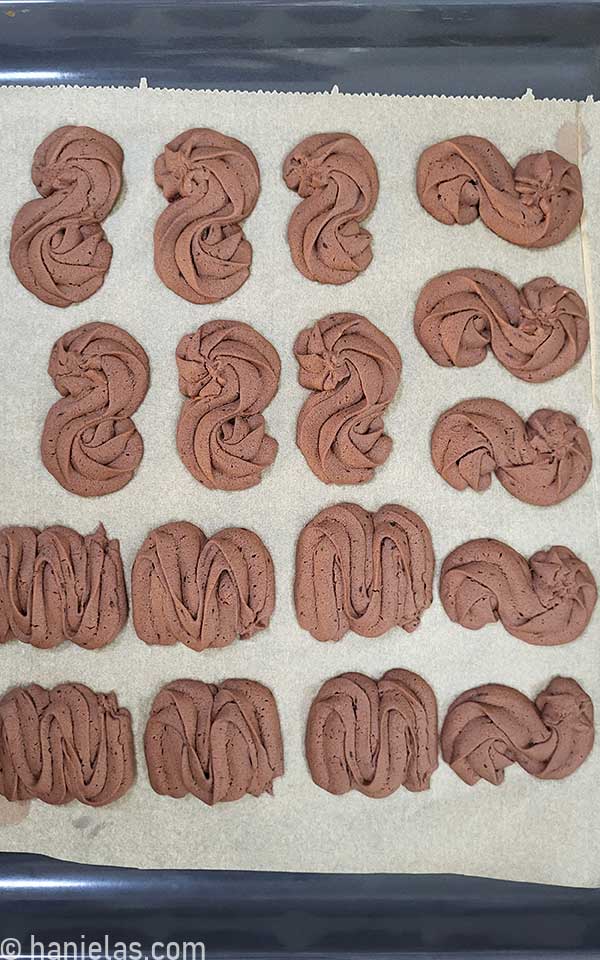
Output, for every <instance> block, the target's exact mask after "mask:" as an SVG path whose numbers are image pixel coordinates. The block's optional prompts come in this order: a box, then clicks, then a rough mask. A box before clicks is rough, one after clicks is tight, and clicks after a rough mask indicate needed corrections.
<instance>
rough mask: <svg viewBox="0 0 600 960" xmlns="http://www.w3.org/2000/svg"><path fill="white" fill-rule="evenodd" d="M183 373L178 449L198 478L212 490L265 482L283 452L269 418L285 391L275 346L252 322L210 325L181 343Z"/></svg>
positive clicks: (179, 355) (179, 363) (179, 353)
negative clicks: (271, 433)
mask: <svg viewBox="0 0 600 960" xmlns="http://www.w3.org/2000/svg"><path fill="white" fill-rule="evenodd" d="M177 369H178V371H179V389H180V391H181V393H182V394H183V396H184V397H186V400H185V401H184V403H183V406H182V408H181V413H180V414H179V422H178V424H177V449H178V451H179V456H180V457H181V459H182V460H183V462H184V464H185V466H186V467H187V468H188V470H189V471H190V473H191V474H192V476H194V477H195V478H196V480H199V481H200V483H202V484H204V486H205V487H209V488H210V489H211V490H245V489H246V488H247V487H253V486H255V485H256V484H257V483H260V481H261V479H262V472H263V470H265V468H266V467H269V466H270V465H271V464H272V463H273V461H274V459H275V456H276V454H277V441H276V440H274V439H273V437H269V436H268V435H267V433H266V429H265V418H264V417H263V415H262V411H263V410H264V409H265V407H267V406H268V405H269V404H270V402H271V400H272V399H273V397H274V396H275V394H276V393H277V388H278V386H279V374H280V370H281V364H280V361H279V355H278V353H277V351H276V350H275V348H274V347H273V346H272V345H271V344H270V343H269V341H268V340H266V339H265V338H264V337H263V336H261V334H260V333H258V332H257V331H256V330H254V329H253V327H250V326H249V325H248V324H247V323H240V322H239V321H237V320H210V321H209V322H208V323H204V324H202V326H201V327H198V329H197V330H196V332H195V333H189V334H187V335H186V336H185V337H182V338H181V340H180V341H179V346H178V347H177Z"/></svg>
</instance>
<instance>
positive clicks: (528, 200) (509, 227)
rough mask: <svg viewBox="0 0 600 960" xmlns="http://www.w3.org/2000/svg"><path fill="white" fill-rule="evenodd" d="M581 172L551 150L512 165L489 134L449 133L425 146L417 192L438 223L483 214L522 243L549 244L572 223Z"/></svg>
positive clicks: (488, 222)
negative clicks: (486, 137)
mask: <svg viewBox="0 0 600 960" xmlns="http://www.w3.org/2000/svg"><path fill="white" fill-rule="evenodd" d="M581 191H582V187H581V174H580V173H579V168H578V167H577V166H576V165H575V164H574V163H569V162H568V160H565V158H564V157H561V156H560V154H558V153H554V151H553V150H546V151H545V152H544V153H531V154H529V155H528V156H526V157H523V159H522V160H519V162H518V164H517V165H516V167H515V169H514V170H513V168H512V167H511V165H510V164H509V163H508V161H507V160H506V158H505V157H504V156H503V154H502V153H500V151H499V150H498V148H497V147H495V146H494V144H493V143H490V141H489V140H484V139H482V138H481V137H470V136H466V137H453V138H452V139H451V140H444V141H442V142H441V143H436V144H434V145H433V146H431V147H428V148H427V149H426V150H424V151H423V153H422V154H421V156H420V158H419V163H418V165H417V194H418V197H419V200H420V201H421V204H422V206H423V207H424V208H425V210H427V212H428V213H430V214H431V216H432V217H435V219H436V220H439V221H440V222H441V223H446V224H449V225H453V224H455V223H460V224H466V223H473V221H474V220H476V219H477V217H478V216H479V217H481V219H482V220H483V222H484V223H485V225H486V227H489V229H490V230H493V232H494V233H497V234H498V236H499V237H502V238H503V239H504V240H508V241H509V243H515V244H517V245H518V246H521V247H551V246H553V245H554V244H555V243H560V242H561V240H564V239H565V237H568V236H569V234H570V233H571V232H572V231H573V230H574V229H575V227H576V226H577V224H578V223H579V219H580V217H581V212H582V210H583V196H582V192H581Z"/></svg>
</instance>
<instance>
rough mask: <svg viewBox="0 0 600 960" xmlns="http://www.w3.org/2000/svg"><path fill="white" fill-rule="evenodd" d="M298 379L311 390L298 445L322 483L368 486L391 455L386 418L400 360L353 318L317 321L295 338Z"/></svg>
mask: <svg viewBox="0 0 600 960" xmlns="http://www.w3.org/2000/svg"><path fill="white" fill-rule="evenodd" d="M294 353H295V355H296V359H297V361H298V364H299V368H300V370H299V374H298V379H299V381H300V383H301V384H302V386H303V387H306V388H307V389H308V390H312V391H313V393H311V395H310V397H309V398H308V399H307V400H306V401H305V402H304V406H303V407H302V410H301V411H300V415H299V417H298V425H297V430H296V443H297V444H298V446H299V448H300V450H301V451H302V453H303V454H304V456H305V458H306V461H307V463H308V465H309V467H310V468H311V470H312V471H313V473H314V474H315V475H316V476H317V477H319V479H320V480H322V481H323V482H324V483H339V484H342V483H365V482H366V481H367V480H370V479H371V477H372V476H373V474H374V472H375V469H376V467H378V466H379V465H380V464H382V463H385V461H386V460H387V458H388V456H389V455H390V451H391V449H392V441H391V439H390V437H388V436H387V434H386V433H384V425H383V415H384V414H385V411H386V410H387V407H388V406H389V404H390V403H391V401H392V400H393V398H394V395H395V393H396V390H397V389H398V384H399V383H400V372H401V370H402V360H401V358H400V354H399V353H398V351H397V350H396V347H395V346H394V344H393V343H392V341H391V340H390V339H389V337H386V335H385V334H384V333H382V331H381V330H379V329H378V328H377V327H376V326H374V324H372V323H370V322H369V320H367V318H366V317H362V316H360V314H358V313H333V314H330V315H329V316H327V317H322V318H321V320H317V322H316V323H315V324H314V325H313V326H312V327H307V328H306V329H305V330H302V332H301V333H300V334H299V335H298V337H297V339H296V343H295V345H294Z"/></svg>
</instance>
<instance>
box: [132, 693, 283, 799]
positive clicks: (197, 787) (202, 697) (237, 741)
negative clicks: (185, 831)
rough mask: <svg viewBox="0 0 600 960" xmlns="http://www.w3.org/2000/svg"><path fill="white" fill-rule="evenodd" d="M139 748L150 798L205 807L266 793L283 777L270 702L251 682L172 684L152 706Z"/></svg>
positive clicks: (280, 746) (274, 712)
mask: <svg viewBox="0 0 600 960" xmlns="http://www.w3.org/2000/svg"><path fill="white" fill-rule="evenodd" d="M144 747H145V751H146V763H147V766H148V776H149V778H150V783H151V784H152V789H153V790H155V791H156V793H160V794H162V795H166V796H169V797H185V796H186V795H187V794H188V793H191V794H192V796H194V797H197V798H198V800H202V802H203V803H207V804H209V806H212V805H213V804H215V803H221V802H222V801H227V800H239V799H240V797H243V796H244V795H245V794H247V793H248V794H251V795H252V796H253V797H259V796H260V795H261V794H262V793H270V794H272V793H273V781H274V780H275V779H276V778H277V777H280V776H281V775H282V774H283V742H282V739H281V729H280V726H279V715H278V713H277V705H276V703H275V698H274V697H273V694H272V693H271V691H270V690H269V689H268V688H267V687H264V686H263V685H262V683H257V681H256V680H223V681H222V683H219V684H215V683H203V681H202V680H173V681H172V682H171V683H168V684H167V685H166V686H164V687H163V688H162V690H160V692H159V693H158V694H157V696H156V697H155V699H154V703H153V704H152V710H151V713H150V717H149V719H148V723H147V725H146V733H145V736H144Z"/></svg>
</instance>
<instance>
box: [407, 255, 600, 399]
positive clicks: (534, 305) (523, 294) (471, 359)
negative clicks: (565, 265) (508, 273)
mask: <svg viewBox="0 0 600 960" xmlns="http://www.w3.org/2000/svg"><path fill="white" fill-rule="evenodd" d="M414 327H415V333H416V335H417V338H418V340H419V342H420V343H421V345H422V346H423V347H425V349H426V350H427V353H428V354H429V356H430V357H431V359H432V360H435V362H436V363H437V364H439V365H440V366H441V367H473V366H475V365H476V364H478V363H481V361H482V360H484V359H485V357H486V355H487V352H488V348H491V350H492V352H493V353H494V355H495V356H496V358H497V359H498V360H499V361H500V363H501V364H502V366H503V367H506V369H507V370H508V371H509V372H510V373H512V374H513V375H514V376H515V377H519V379H520V380H528V381H529V382H531V383H542V382H543V381H545V380H551V379H552V378H553V377H559V376H560V375H561V374H562V373H564V372H565V371H566V370H569V369H570V368H571V367H572V366H574V364H576V363H577V361H578V360H579V359H580V357H581V356H582V355H583V353H584V352H585V348H586V347H587V344H588V340H589V323H588V316H587V311H586V309H585V304H584V302H583V300H582V299H581V297H580V296H579V295H578V294H577V293H575V291H574V290H571V289H570V287H565V286H563V285H562V284H560V283H556V281H555V280H552V279H551V277H538V278H537V279H535V280H530V281H529V283H526V284H525V286H524V287H523V288H522V289H521V290H518V289H517V287H515V286H513V284H512V283H511V282H510V280H507V278H506V277H503V276H501V274H499V273H494V272H493V271H491V270H478V269H477V270H467V269H462V270H452V271H450V273H442V274H440V275H439V276H438V277H434V278H433V280H430V281H429V283H427V284H426V285H425V286H424V287H423V289H422V291H421V293H420V295H419V299H418V300H417V306H416V309H415V316H414Z"/></svg>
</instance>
